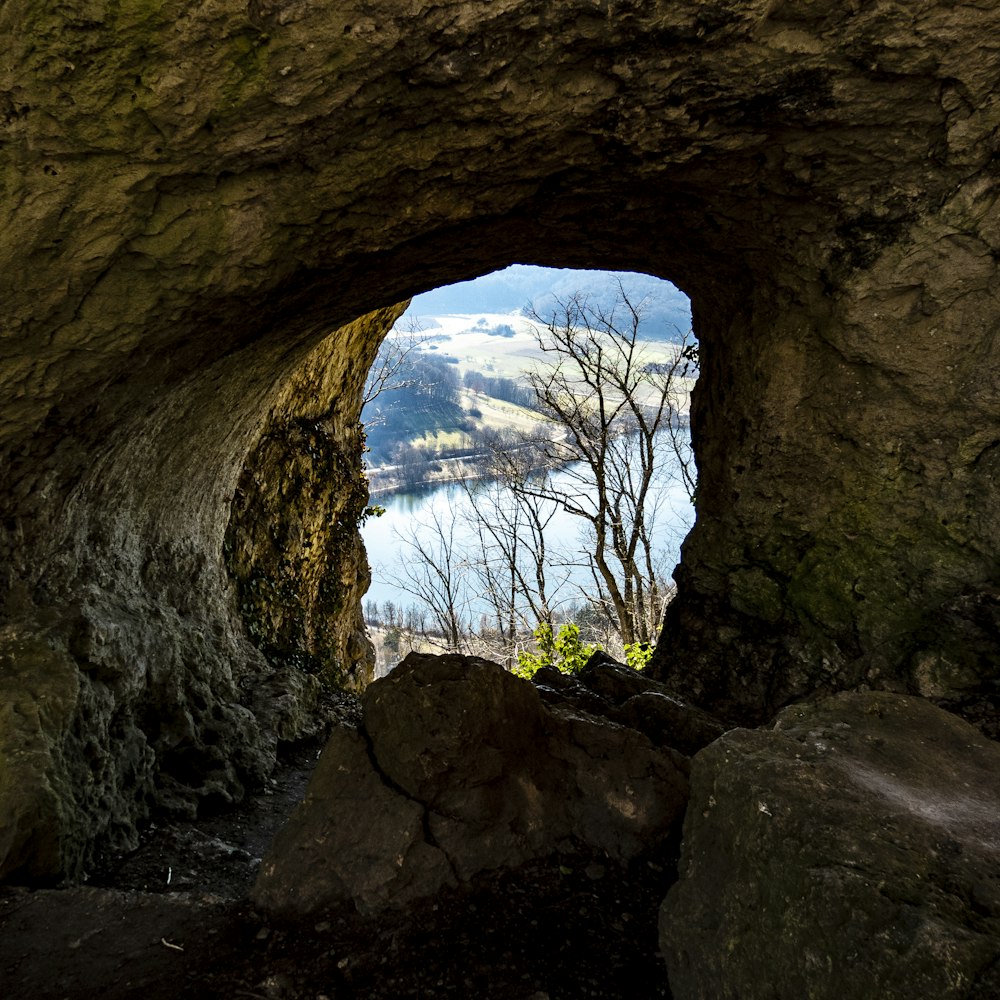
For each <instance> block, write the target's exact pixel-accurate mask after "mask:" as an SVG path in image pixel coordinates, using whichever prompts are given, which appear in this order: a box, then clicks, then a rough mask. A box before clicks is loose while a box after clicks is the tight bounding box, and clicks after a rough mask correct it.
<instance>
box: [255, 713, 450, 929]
mask: <svg viewBox="0 0 1000 1000" xmlns="http://www.w3.org/2000/svg"><path fill="white" fill-rule="evenodd" d="M424 813H425V809H424V807H423V806H422V805H421V804H420V803H419V802H415V801H414V800H413V799H410V798H407V797H406V796H404V795H400V794H399V793H398V792H396V791H395V790H393V789H392V788H391V787H389V786H388V785H386V784H385V783H384V782H383V780H382V778H381V776H380V775H379V773H378V771H377V770H376V769H375V768H373V767H372V764H371V759H370V758H369V752H368V746H367V742H366V740H365V737H364V736H363V735H362V734H361V733H359V732H357V731H356V730H352V729H348V728H345V727H341V728H337V729H335V730H334V731H333V733H332V735H331V737H330V741H329V743H328V744H327V746H326V749H324V751H323V754H322V756H321V757H320V760H319V763H318V764H317V765H316V771H315V772H314V774H313V777H312V778H311V780H310V782H309V788H308V790H307V792H306V797H305V800H304V802H303V803H302V804H301V805H300V806H299V807H298V808H297V809H296V811H295V812H294V813H293V814H292V817H291V819H290V820H289V821H288V823H287V824H286V825H285V826H284V827H283V828H282V829H281V830H280V831H279V833H278V835H277V836H276V837H275V839H274V842H273V844H272V845H271V849H270V851H269V852H268V856H267V857H266V858H265V859H264V862H263V864H262V865H261V870H260V875H259V876H258V879H257V884H256V886H255V888H254V901H255V903H256V904H257V905H258V906H261V907H263V908H264V909H266V910H268V911H270V912H273V913H278V914H306V913H313V912H317V911H319V910H321V909H323V908H324V907H329V906H331V905H335V904H337V903H345V902H353V903H354V904H355V905H356V906H357V908H358V910H359V911H360V912H361V913H370V912H373V911H375V910H378V909H380V908H382V907H383V906H385V905H387V904H389V903H394V904H397V905H398V904H401V903H405V902H407V901H408V900H410V899H412V898H416V897H418V896H426V895H430V894H432V893H433V892H435V891H436V890H437V889H439V888H441V886H443V885H451V884H454V882H455V879H454V876H453V874H452V871H451V867H450V866H449V864H448V860H447V858H446V857H445V855H444V854H443V853H442V852H441V850H440V849H439V848H437V847H434V846H432V845H430V844H428V843H426V841H425V839H424V828H423V821H424Z"/></svg>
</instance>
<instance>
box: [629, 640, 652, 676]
mask: <svg viewBox="0 0 1000 1000" xmlns="http://www.w3.org/2000/svg"><path fill="white" fill-rule="evenodd" d="M652 656H653V647H652V646H651V645H650V644H649V643H648V642H627V643H625V663H626V664H628V666H630V667H631V668H632V669H633V670H642V669H644V668H645V666H646V664H647V663H649V661H650V659H652Z"/></svg>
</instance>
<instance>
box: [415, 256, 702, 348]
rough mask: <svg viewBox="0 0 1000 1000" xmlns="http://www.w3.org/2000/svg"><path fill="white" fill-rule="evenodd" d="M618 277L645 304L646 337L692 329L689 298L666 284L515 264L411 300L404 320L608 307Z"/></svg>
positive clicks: (670, 336)
mask: <svg viewBox="0 0 1000 1000" xmlns="http://www.w3.org/2000/svg"><path fill="white" fill-rule="evenodd" d="M617 277H621V279H622V281H623V283H624V285H625V289H626V291H627V293H628V294H629V296H630V298H632V299H633V300H636V301H641V300H643V299H646V300H647V302H646V305H645V309H644V332H645V336H647V337H649V338H651V339H657V340H674V339H675V338H676V336H677V334H678V333H684V332H686V331H687V330H689V329H690V328H691V304H690V302H689V301H688V297H687V296H686V295H685V294H684V293H683V292H682V291H680V290H679V289H678V288H675V287H674V286H673V285H672V284H670V282H668V281H662V280H661V279H659V278H654V277H652V276H651V275H648V274H638V273H626V274H621V275H616V274H614V273H610V272H608V271H577V270H571V269H557V268H549V267H537V266H535V265H528V264H514V265H512V266H511V267H508V268H505V269H504V270H502V271H494V272H493V273H492V274H487V275H483V276H482V277H481V278H476V279H474V280H473V281H463V282H460V283H458V284H456V285H447V286H445V287H444V288H436V289H434V291H431V292H425V293H424V294H423V295H418V296H416V297H415V298H414V299H413V302H412V304H411V306H410V308H409V310H408V311H407V317H416V318H417V320H418V322H419V321H420V319H421V317H423V318H424V321H425V323H426V325H433V324H432V323H431V319H432V318H433V317H436V316H442V315H449V314H463V315H471V314H474V313H477V312H481V313H512V312H518V311H523V310H525V308H526V307H528V306H529V305H534V307H535V309H536V310H538V312H539V313H541V315H543V316H545V315H546V313H547V312H548V310H549V309H550V308H551V306H552V305H553V304H554V301H555V299H556V298H568V297H569V296H571V295H573V294H575V293H576V292H584V293H585V294H587V295H589V296H591V297H592V298H594V299H596V300H597V301H600V302H606V303H608V304H609V305H610V303H611V302H613V301H614V297H615V294H616V293H617V283H616V278H617Z"/></svg>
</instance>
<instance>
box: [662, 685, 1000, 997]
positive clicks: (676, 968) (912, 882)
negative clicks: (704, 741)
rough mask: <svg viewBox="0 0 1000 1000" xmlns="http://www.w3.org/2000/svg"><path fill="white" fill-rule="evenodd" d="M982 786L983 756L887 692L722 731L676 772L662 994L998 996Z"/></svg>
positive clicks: (997, 756)
mask: <svg viewBox="0 0 1000 1000" xmlns="http://www.w3.org/2000/svg"><path fill="white" fill-rule="evenodd" d="M998 773H1000V747H998V746H997V744H996V743H993V742H991V741H989V740H986V739H984V738H983V737H982V735H981V734H980V733H979V732H977V731H976V730H975V729H973V728H972V727H971V726H969V725H968V724H966V723H964V722H962V721H961V720H960V719H957V718H956V717H955V716H953V715H950V714H948V713H946V712H943V711H941V710H940V709H937V708H935V707H933V706H932V705H930V704H929V703H927V702H926V701H923V700H921V699H918V698H912V697H905V696H902V695H892V694H884V693H883V694H859V695H847V694H844V695H837V696H835V697H833V698H831V699H828V700H826V701H822V702H820V703H819V704H818V705H815V706H805V707H799V706H795V707H793V708H790V709H788V710H786V711H785V712H783V713H782V714H781V715H780V716H779V719H778V722H777V724H776V726H775V728H774V730H773V731H763V730H761V731H754V732H751V731H748V730H734V731H732V732H730V733H728V734H727V735H726V736H724V737H723V738H722V739H721V740H719V741H718V742H717V743H714V744H713V745H712V746H711V747H709V748H708V749H707V750H705V751H703V752H702V753H700V754H699V755H698V756H697V757H696V758H695V759H694V760H693V761H692V773H691V804H690V808H689V810H688V815H687V819H686V820H685V826H684V847H683V853H682V858H681V879H680V881H679V882H678V883H677V885H676V886H675V887H674V888H673V889H672V890H671V891H670V894H669V895H668V896H667V899H666V902H665V903H664V905H663V909H662V913H661V920H660V941H661V946H662V950H663V953H664V955H665V956H666V958H667V965H668V969H669V973H670V985H671V990H672V991H673V995H674V996H675V997H676V998H677V1000H694V998H703V1000H718V998H720V997H741V998H748V997H757V996H767V997H775V998H788V1000H799V998H801V997H811V998H814V1000H824V998H830V1000H834V998H836V1000H846V998H855V997H857V998H868V997H872V996H878V997H884V998H886V1000H911V998H913V997H936V998H937V997H941V998H958V997H962V998H976V1000H987V998H988V997H996V996H998V995H1000V787H998V784H997V774H998Z"/></svg>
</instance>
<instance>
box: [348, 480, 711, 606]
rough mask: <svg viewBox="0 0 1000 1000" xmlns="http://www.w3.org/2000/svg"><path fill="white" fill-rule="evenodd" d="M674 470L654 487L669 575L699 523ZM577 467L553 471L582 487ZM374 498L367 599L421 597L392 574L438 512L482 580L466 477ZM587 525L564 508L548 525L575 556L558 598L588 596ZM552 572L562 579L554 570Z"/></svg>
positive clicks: (466, 575) (468, 575)
mask: <svg viewBox="0 0 1000 1000" xmlns="http://www.w3.org/2000/svg"><path fill="white" fill-rule="evenodd" d="M669 471H670V470H667V475H665V476H664V477H663V481H662V482H661V483H660V484H659V486H658V488H657V489H656V492H655V497H656V499H657V500H658V502H659V512H658V515H657V522H656V531H655V537H656V539H657V545H658V549H659V550H660V554H661V560H660V566H661V571H662V573H663V575H664V576H665V577H666V578H668V579H669V578H670V574H671V573H672V571H673V568H674V566H675V565H676V564H677V561H678V559H679V555H680V545H681V542H682V541H683V539H684V536H685V535H686V534H687V532H688V531H689V530H690V528H691V525H692V524H693V523H694V509H693V507H692V506H691V503H690V501H689V500H688V497H687V493H686V492H685V490H684V488H683V486H682V484H681V483H680V482H679V481H678V480H677V479H676V478H674V477H671V476H670V475H669ZM573 472H574V468H573V467H570V468H569V469H567V470H563V471H561V472H557V473H555V474H554V476H553V479H554V481H555V483H556V485H557V486H563V487H565V486H567V485H569V484H573V486H574V488H576V481H575V480H574V478H573ZM507 495H508V496H509V494H507ZM376 502H377V503H379V504H380V505H381V506H383V507H385V509H386V512H385V514H383V515H382V516H381V517H377V518H376V517H373V518H369V519H368V521H367V522H366V523H365V524H364V525H363V526H362V528H361V537H362V538H363V540H364V543H365V547H366V548H367V550H368V561H369V563H370V565H371V568H372V584H371V587H370V589H369V591H368V593H367V595H366V596H365V598H364V599H363V600H364V601H365V602H367V601H369V600H371V601H375V602H376V604H378V605H379V607H381V606H382V604H383V603H384V602H386V601H392V602H393V603H394V604H395V605H396V606H401V607H404V608H405V607H407V606H409V605H419V603H420V602H419V601H418V599H417V598H416V597H414V596H413V595H411V594H408V593H407V592H406V591H405V590H404V589H402V588H401V587H400V586H399V585H398V584H397V583H395V582H394V578H399V577H402V575H403V573H404V568H405V563H407V562H410V563H412V562H413V561H414V560H415V559H416V558H417V557H416V555H415V552H414V550H413V548H412V546H411V545H409V544H407V542H406V541H405V540H404V539H406V538H407V537H408V536H409V537H416V538H418V539H419V540H420V541H422V542H424V543H425V544H428V545H433V544H434V542H435V537H434V536H435V535H436V534H438V532H437V531H436V530H435V528H434V527H433V521H434V519H435V518H437V519H438V521H439V523H440V524H441V525H442V526H443V527H444V528H445V530H446V531H449V532H451V531H453V532H454V534H453V549H454V551H455V552H456V553H457V554H459V556H460V558H459V559H458V560H457V562H458V564H459V565H458V568H457V569H456V570H455V574H456V576H458V577H459V578H460V581H461V582H462V583H463V584H465V585H466V586H467V587H468V588H474V587H475V586H476V580H475V572H474V571H473V570H472V569H471V568H470V567H469V562H470V561H471V560H473V559H474V558H475V553H476V552H478V551H479V547H478V542H477V533H476V530H475V528H474V527H473V521H474V513H475V511H474V507H473V504H472V502H471V500H470V498H469V496H468V493H467V492H466V490H465V488H464V487H463V486H462V484H460V483H448V484H442V485H439V486H430V487H425V488H423V489H420V490H418V491H415V492H411V493H397V494H393V495H391V496H381V497H378V498H377V500H376ZM584 526H585V521H584V520H583V519H582V518H580V517H578V516H575V515H573V514H570V513H567V512H566V511H564V510H561V509H560V510H557V511H556V512H555V514H554V516H553V518H552V521H551V523H550V524H549V526H548V528H547V529H546V548H547V551H551V552H553V553H554V554H558V555H559V556H560V557H561V558H562V559H566V560H568V561H571V562H575V563H576V564H577V565H575V566H571V567H568V568H566V569H564V570H562V571H561V572H560V575H561V577H562V578H563V579H562V582H561V585H560V586H559V588H558V593H557V595H556V599H557V601H558V602H561V603H564V604H565V603H570V602H572V601H577V602H582V601H583V594H584V593H585V592H586V590H587V584H588V580H589V571H588V569H587V568H586V566H585V564H583V562H582V553H583V552H585V551H586V542H585V532H584ZM462 557H464V558H462ZM552 579H553V580H556V579H557V576H556V573H555V571H553V575H552ZM591 587H592V585H591ZM466 603H467V608H468V613H469V615H470V617H471V618H472V619H473V620H474V621H478V618H479V616H480V614H482V613H484V612H485V610H486V603H485V602H484V601H483V600H482V598H481V596H479V595H477V594H476V593H469V594H467V596H466Z"/></svg>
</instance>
